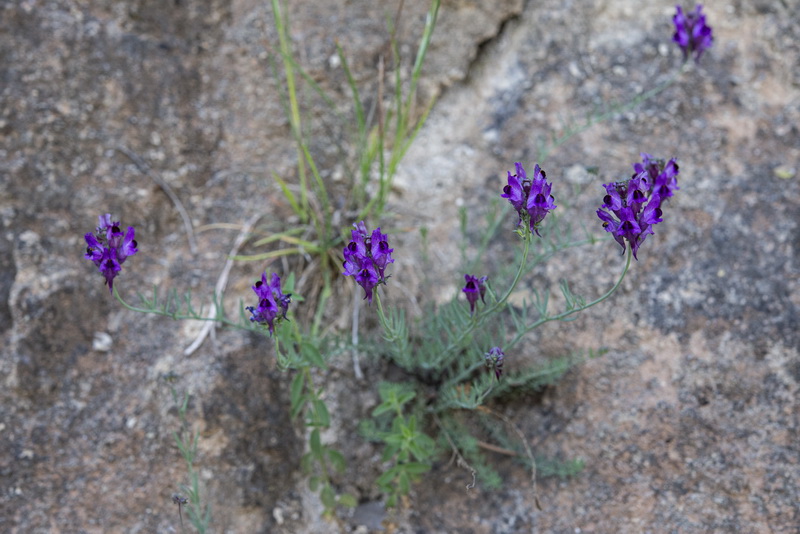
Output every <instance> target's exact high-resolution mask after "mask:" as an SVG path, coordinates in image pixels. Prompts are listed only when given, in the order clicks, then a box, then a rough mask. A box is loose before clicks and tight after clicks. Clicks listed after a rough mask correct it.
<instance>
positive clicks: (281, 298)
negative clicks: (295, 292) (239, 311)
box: [245, 271, 292, 335]
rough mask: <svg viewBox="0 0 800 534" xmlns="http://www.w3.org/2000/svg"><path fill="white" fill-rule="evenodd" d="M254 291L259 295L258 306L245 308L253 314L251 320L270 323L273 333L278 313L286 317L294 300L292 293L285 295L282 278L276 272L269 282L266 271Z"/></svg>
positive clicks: (270, 330)
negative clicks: (282, 290) (282, 289)
mask: <svg viewBox="0 0 800 534" xmlns="http://www.w3.org/2000/svg"><path fill="white" fill-rule="evenodd" d="M253 291H255V293H256V295H257V296H258V307H253V306H247V307H246V308H245V309H246V310H248V311H249V312H250V313H251V314H252V317H250V321H252V322H255V323H258V324H260V325H268V326H269V334H270V335H272V334H273V333H274V332H275V319H276V318H278V314H280V316H281V317H282V318H283V319H286V312H287V311H289V303H290V302H292V294H291V293H289V294H287V295H284V294H283V292H281V279H280V277H279V276H278V275H277V274H275V273H272V280H271V281H270V283H269V284H267V273H266V271H264V273H263V274H262V275H261V280H258V281H257V282H256V283H255V285H254V286H253Z"/></svg>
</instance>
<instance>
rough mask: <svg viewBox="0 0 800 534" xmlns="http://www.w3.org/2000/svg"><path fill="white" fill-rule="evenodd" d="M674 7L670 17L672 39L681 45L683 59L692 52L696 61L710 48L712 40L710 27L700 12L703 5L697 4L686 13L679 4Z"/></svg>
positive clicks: (687, 57)
mask: <svg viewBox="0 0 800 534" xmlns="http://www.w3.org/2000/svg"><path fill="white" fill-rule="evenodd" d="M675 9H676V13H675V16H674V17H672V22H674V23H675V35H674V36H673V37H672V40H673V41H675V42H676V43H678V46H680V47H681V50H682V51H683V59H684V61H686V60H687V59H689V55H691V54H692V53H693V54H694V60H695V62H698V61H700V56H702V55H703V52H704V51H705V50H706V49H708V48H711V44H712V43H713V42H714V36H713V35H712V32H711V27H710V26H708V25H707V24H706V16H705V15H704V14H703V13H702V9H703V6H702V5H701V4H697V6H696V7H695V8H694V11H691V12H688V13H684V12H683V9H681V6H675Z"/></svg>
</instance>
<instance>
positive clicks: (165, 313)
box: [114, 287, 258, 331]
mask: <svg viewBox="0 0 800 534" xmlns="http://www.w3.org/2000/svg"><path fill="white" fill-rule="evenodd" d="M114 297H115V298H116V299H117V300H118V301H119V303H120V304H122V306H123V307H125V308H127V309H129V310H131V311H135V312H139V313H151V314H154V315H161V316H164V317H169V318H170V319H174V320H176V321H181V320H186V319H191V320H194V321H212V322H215V323H222V324H224V325H225V326H229V327H231V328H236V329H239V330H248V331H258V329H257V328H253V327H252V326H250V325H242V324H241V323H234V322H233V321H231V320H230V319H228V318H226V317H225V316H224V315H222V313H221V311H222V310H221V308H220V306H219V305H218V304H217V303H216V302H215V303H214V304H215V306H217V310H216V314H215V316H214V317H202V316H200V315H197V314H182V313H178V312H177V311H175V312H171V311H167V308H166V307H165V308H164V309H163V310H159V309H155V308H139V307H138V306H132V305H130V304H128V303H127V302H125V301H124V300H123V299H122V297H121V296H120V294H119V292H118V291H117V288H116V287H115V288H114ZM153 305H155V302H153Z"/></svg>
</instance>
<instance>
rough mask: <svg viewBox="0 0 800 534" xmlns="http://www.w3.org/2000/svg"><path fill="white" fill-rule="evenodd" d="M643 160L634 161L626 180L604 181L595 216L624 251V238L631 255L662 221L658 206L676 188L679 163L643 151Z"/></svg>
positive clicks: (634, 254)
mask: <svg viewBox="0 0 800 534" xmlns="http://www.w3.org/2000/svg"><path fill="white" fill-rule="evenodd" d="M641 156H642V163H635V164H634V165H633V169H634V171H636V172H635V174H634V175H633V176H632V177H631V179H630V180H627V181H625V182H612V183H610V184H603V187H605V188H606V196H605V197H604V198H603V205H602V206H601V208H600V209H599V210H597V216H598V217H599V218H600V220H601V221H603V228H605V230H606V232H610V233H611V234H612V235H613V236H614V239H615V240H616V241H617V243H619V244H620V245H621V246H622V252H623V254H624V253H625V248H626V244H625V242H626V241H627V242H628V243H630V245H631V251H632V252H633V257H634V258H636V259H637V260H638V259H639V258H638V257H637V256H636V253H637V251H638V250H639V247H640V246H641V244H642V243H644V240H645V238H646V237H647V236H648V235H651V234H653V226H655V225H656V224H658V223H660V222H661V221H663V219H662V218H661V216H662V212H661V205H662V202H663V201H664V200H666V199H667V198H669V197H671V196H672V195H673V194H674V192H675V191H677V190H678V189H679V187H678V181H677V178H676V177H677V175H678V164H677V163H675V159H674V158H673V159H670V160H669V161H667V162H665V161H664V160H659V159H655V158H653V156H651V155H650V154H645V153H642V154H641Z"/></svg>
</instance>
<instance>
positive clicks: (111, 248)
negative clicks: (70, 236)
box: [83, 213, 139, 293]
mask: <svg viewBox="0 0 800 534" xmlns="http://www.w3.org/2000/svg"><path fill="white" fill-rule="evenodd" d="M97 220H98V226H97V228H96V229H95V233H94V234H92V233H91V232H90V233H88V234H86V235H85V236H84V239H85V240H86V245H87V247H86V253H85V254H84V255H83V257H84V258H86V259H87V260H91V261H93V262H94V264H95V265H96V266H97V268H98V270H99V271H100V274H102V275H103V276H104V277H105V279H106V282H105V283H106V285H108V290H109V291H110V292H111V293H113V292H114V278H115V277H116V276H117V274H119V272H120V271H121V270H122V264H123V263H124V262H125V260H126V259H127V258H128V256H133V255H134V254H136V253H137V252H139V249H138V248H137V246H138V244H137V243H136V239H134V235H135V233H136V231H135V230H134V228H133V226H129V227H128V230H127V232H125V233H124V234H123V233H122V230H120V227H119V221H112V220H111V214H110V213H106V214H105V215H100V216H99V217H98V218H97Z"/></svg>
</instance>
